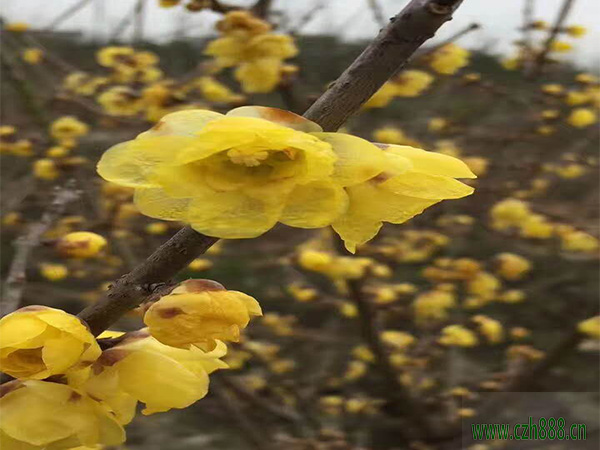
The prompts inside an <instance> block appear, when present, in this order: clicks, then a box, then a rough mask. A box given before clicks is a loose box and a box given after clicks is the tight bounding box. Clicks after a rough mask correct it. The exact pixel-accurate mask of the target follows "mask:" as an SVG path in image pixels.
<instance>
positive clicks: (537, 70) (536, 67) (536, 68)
mask: <svg viewBox="0 0 600 450" xmlns="http://www.w3.org/2000/svg"><path fill="white" fill-rule="evenodd" d="M574 4H575V0H564V2H563V5H562V8H561V9H560V11H559V13H558V16H557V17H556V21H555V22H554V26H553V27H552V29H551V30H550V32H549V33H548V38H547V39H546V41H545V42H544V46H543V47H542V51H541V52H540V53H539V54H538V55H537V57H536V58H535V61H534V62H533V64H532V65H531V69H530V70H529V72H528V74H527V76H528V78H530V79H533V78H536V77H538V76H539V75H541V73H542V71H543V69H544V64H546V60H547V57H548V53H550V49H551V47H552V43H553V42H554V41H555V40H556V38H557V37H558V34H559V33H560V32H561V30H562V27H563V23H564V22H565V20H567V16H568V15H569V12H570V11H571V8H572V7H573V5H574Z"/></svg>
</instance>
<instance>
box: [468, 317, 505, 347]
mask: <svg viewBox="0 0 600 450" xmlns="http://www.w3.org/2000/svg"><path fill="white" fill-rule="evenodd" d="M471 320H473V322H475V323H476V324H477V325H479V332H480V333H481V334H483V335H484V336H485V338H486V339H487V340H488V342H489V343H490V344H497V343H499V342H502V339H504V330H503V328H502V324H501V323H500V322H499V321H497V320H495V319H492V318H491V317H487V316H484V315H476V316H473V317H472V319H471Z"/></svg>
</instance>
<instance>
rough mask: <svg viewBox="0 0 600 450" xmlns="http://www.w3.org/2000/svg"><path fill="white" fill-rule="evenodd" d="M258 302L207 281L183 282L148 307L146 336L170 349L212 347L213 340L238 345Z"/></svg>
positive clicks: (145, 317)
mask: <svg viewBox="0 0 600 450" xmlns="http://www.w3.org/2000/svg"><path fill="white" fill-rule="evenodd" d="M261 315H262V311H261V309H260V305H259V304H258V302H257V301H256V300H255V299H254V298H252V297H250V296H249V295H246V294H244V293H242V292H238V291H228V290H226V289H225V288H224V287H223V286H221V285H220V284H219V283H216V282H214V281H210V280H187V281H184V282H183V283H181V284H180V285H179V286H178V287H177V288H175V289H174V290H173V291H172V292H171V293H170V294H169V295H166V296H164V297H161V298H160V300H158V301H157V302H156V303H154V304H152V306H150V308H148V310H147V311H146V314H145V315H144V323H145V324H146V325H147V326H148V330H149V332H150V333H151V334H152V336H153V337H155V338H156V339H158V340H159V341H160V342H162V343H163V344H166V345H170V346H172V347H180V348H188V347H189V346H190V345H194V344H197V345H200V346H202V345H204V346H208V347H211V346H214V345H215V339H220V340H224V341H233V342H238V341H239V339H240V331H241V330H242V329H244V328H246V326H247V325H248V323H249V322H250V318H251V317H252V316H261Z"/></svg>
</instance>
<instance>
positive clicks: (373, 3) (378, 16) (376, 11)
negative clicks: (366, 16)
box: [367, 0, 387, 28]
mask: <svg viewBox="0 0 600 450" xmlns="http://www.w3.org/2000/svg"><path fill="white" fill-rule="evenodd" d="M367 3H368V4H369V9H370V10H371V12H372V13H373V17H374V18H375V22H377V24H378V25H379V26H380V27H381V28H383V27H385V26H386V24H387V21H386V20H385V16H384V15H383V11H382V10H381V5H380V4H379V3H378V2H377V0H367Z"/></svg>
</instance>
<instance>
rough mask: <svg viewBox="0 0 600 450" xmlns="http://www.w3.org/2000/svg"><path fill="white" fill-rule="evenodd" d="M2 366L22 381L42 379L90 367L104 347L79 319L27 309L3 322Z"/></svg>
mask: <svg viewBox="0 0 600 450" xmlns="http://www.w3.org/2000/svg"><path fill="white" fill-rule="evenodd" d="M0 335H1V336H2V338H1V340H0V366H1V369H2V372H5V373H7V374H9V375H11V376H13V377H15V378H20V379H29V378H33V379H42V378H47V377H49V376H52V375H57V374H65V373H67V372H69V371H73V370H80V369H84V368H86V367H89V365H90V364H92V363H93V362H94V361H95V360H96V359H97V358H98V356H100V347H99V346H98V344H97V343H96V340H95V339H94V336H92V334H91V333H90V332H89V331H88V329H87V326H86V325H84V324H83V323H82V322H81V320H79V319H78V318H77V317H75V316H72V315H70V314H68V313H66V312H64V311H62V310H60V309H54V308H48V307H45V306H37V305H36V306H27V307H25V308H21V309H18V310H17V311H15V312H13V313H11V314H8V315H7V316H4V317H3V318H2V319H0Z"/></svg>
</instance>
